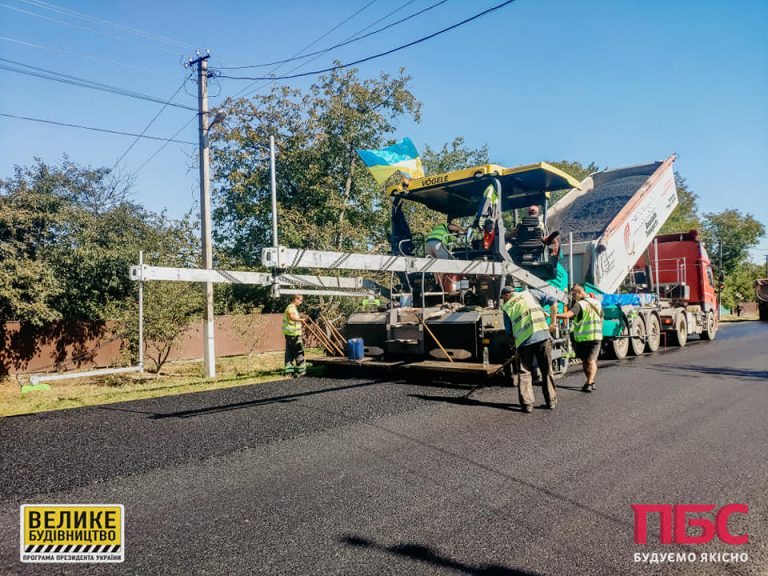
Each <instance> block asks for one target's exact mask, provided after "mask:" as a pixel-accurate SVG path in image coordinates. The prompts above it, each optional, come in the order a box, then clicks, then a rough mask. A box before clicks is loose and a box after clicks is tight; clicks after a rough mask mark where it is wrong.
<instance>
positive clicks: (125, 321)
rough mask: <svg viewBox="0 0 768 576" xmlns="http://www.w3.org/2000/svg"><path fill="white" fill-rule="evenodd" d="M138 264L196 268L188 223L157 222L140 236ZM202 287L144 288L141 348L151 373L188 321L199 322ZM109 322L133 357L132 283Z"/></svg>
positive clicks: (161, 284) (158, 284) (153, 284)
mask: <svg viewBox="0 0 768 576" xmlns="http://www.w3.org/2000/svg"><path fill="white" fill-rule="evenodd" d="M142 247H143V250H144V261H145V262H146V263H148V264H152V265H154V266H168V267H175V268H190V267H198V266H199V257H198V255H199V242H198V236H197V231H196V228H195V225H194V224H193V222H192V218H191V216H190V215H189V214H187V215H186V216H185V217H184V218H182V219H180V220H175V221H174V220H170V221H169V220H165V219H164V218H163V217H157V219H156V220H155V221H154V222H153V226H152V227H151V233H150V234H145V235H143V236H142ZM203 294H204V292H203V289H202V285H201V284H199V283H190V282H167V281H148V282H144V342H145V352H146V358H147V360H148V364H149V368H150V370H151V371H153V372H156V373H159V372H160V370H161V368H162V367H163V365H164V364H165V363H166V362H167V360H168V356H169V354H170V352H171V350H172V348H173V346H174V344H176V343H178V342H179V339H180V338H181V336H183V335H184V333H185V332H186V331H187V329H188V328H189V326H190V324H191V323H192V322H193V321H194V320H198V319H201V318H202V309H203V305H204V297H203ZM108 313H109V316H110V317H111V318H112V319H114V321H115V326H116V327H115V331H116V333H117V334H118V335H119V336H121V337H122V338H123V339H124V340H125V341H127V342H128V344H129V352H130V355H131V356H132V357H133V358H136V357H137V356H138V334H139V330H138V319H139V310H138V283H137V282H132V284H131V286H130V296H129V297H128V298H126V299H123V300H120V301H115V302H112V303H111V305H110V306H109V307H108Z"/></svg>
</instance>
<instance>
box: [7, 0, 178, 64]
mask: <svg viewBox="0 0 768 576" xmlns="http://www.w3.org/2000/svg"><path fill="white" fill-rule="evenodd" d="M0 8H6V9H8V10H14V11H16V12H21V13H22V14H27V15H29V16H34V17H35V18H41V19H43V20H48V21H49V22H55V23H56V24H61V25H62V26H68V27H69V28H75V29H77V30H85V31H86V32H92V33H93V34H99V35H102V36H106V37H108V38H115V39H117V40H128V41H129V42H134V43H137V44H139V45H141V46H146V47H149V48H153V49H156V50H160V51H161V52H166V53H168V54H174V55H178V52H177V51H173V50H169V49H168V48H164V47H161V46H156V45H151V44H145V43H143V42H138V41H137V40H131V39H128V38H125V37H123V36H116V35H115V34H108V33H106V32H102V31H100V30H94V29H93V28H88V27H87V26H80V25H79V24H72V23H71V22H67V21H65V20H58V19H56V18H51V17H50V16H45V15H44V14H37V13H36V12H30V11H29V10H22V9H21V8H16V7H15V6H9V5H8V4H3V3H0Z"/></svg>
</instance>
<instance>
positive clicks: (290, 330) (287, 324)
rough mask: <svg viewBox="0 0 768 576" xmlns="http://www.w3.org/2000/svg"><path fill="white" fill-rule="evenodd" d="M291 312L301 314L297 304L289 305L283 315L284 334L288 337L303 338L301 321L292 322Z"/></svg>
mask: <svg viewBox="0 0 768 576" xmlns="http://www.w3.org/2000/svg"><path fill="white" fill-rule="evenodd" d="M291 312H294V313H296V314H298V313H299V311H298V309H297V308H296V305H295V304H288V307H287V308H286V309H285V312H284V313H283V334H284V335H286V336H301V321H297V320H291V317H290V316H289V314H290V313H291Z"/></svg>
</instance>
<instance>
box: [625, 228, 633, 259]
mask: <svg viewBox="0 0 768 576" xmlns="http://www.w3.org/2000/svg"><path fill="white" fill-rule="evenodd" d="M624 248H625V249H626V250H627V254H629V255H630V256H632V255H634V253H635V246H634V242H632V229H631V228H630V226H629V222H627V224H626V226H624Z"/></svg>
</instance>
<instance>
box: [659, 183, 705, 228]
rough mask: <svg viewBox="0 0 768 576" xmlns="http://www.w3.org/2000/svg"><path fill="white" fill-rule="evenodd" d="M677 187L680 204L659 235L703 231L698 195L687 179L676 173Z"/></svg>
mask: <svg viewBox="0 0 768 576" xmlns="http://www.w3.org/2000/svg"><path fill="white" fill-rule="evenodd" d="M675 186H676V187H677V200H678V204H677V206H676V207H675V209H674V210H673V211H672V214H671V215H670V216H669V218H668V219H667V221H666V222H665V223H664V225H663V226H662V227H661V230H660V232H659V233H660V234H667V233H670V232H688V231H689V230H701V229H702V222H701V219H700V218H699V206H698V198H699V196H698V194H696V193H695V192H694V191H693V190H691V189H690V188H689V187H688V183H687V182H686V180H685V178H683V177H682V176H680V174H678V173H677V172H675Z"/></svg>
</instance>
